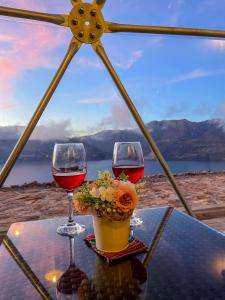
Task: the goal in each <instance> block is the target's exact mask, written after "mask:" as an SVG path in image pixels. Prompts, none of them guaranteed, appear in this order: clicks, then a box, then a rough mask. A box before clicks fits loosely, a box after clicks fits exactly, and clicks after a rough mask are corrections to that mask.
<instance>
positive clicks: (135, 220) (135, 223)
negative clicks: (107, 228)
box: [130, 217, 143, 226]
mask: <svg viewBox="0 0 225 300" xmlns="http://www.w3.org/2000/svg"><path fill="white" fill-rule="evenodd" d="M142 224H143V220H142V219H141V218H137V217H131V219H130V225H131V226H140V225H142Z"/></svg>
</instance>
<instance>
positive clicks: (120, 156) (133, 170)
mask: <svg viewBox="0 0 225 300" xmlns="http://www.w3.org/2000/svg"><path fill="white" fill-rule="evenodd" d="M112 170H113V173H114V176H115V177H116V178H118V177H119V176H120V174H121V173H122V172H124V174H125V175H127V176H128V180H129V181H130V182H132V183H134V184H135V183H137V182H138V181H139V180H140V179H141V178H142V177H143V176H144V157H143V152H142V148H141V143H140V142H116V143H115V145H114V151H113V163H112ZM130 223H131V225H133V226H137V225H141V224H142V223H143V221H142V219H141V218H137V217H135V213H133V215H132V217H131V222H130Z"/></svg>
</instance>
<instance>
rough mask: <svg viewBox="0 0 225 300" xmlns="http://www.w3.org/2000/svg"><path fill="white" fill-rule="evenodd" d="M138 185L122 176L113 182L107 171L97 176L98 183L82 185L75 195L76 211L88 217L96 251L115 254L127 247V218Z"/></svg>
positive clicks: (135, 200)
mask: <svg viewBox="0 0 225 300" xmlns="http://www.w3.org/2000/svg"><path fill="white" fill-rule="evenodd" d="M137 189H138V185H135V184H132V183H131V182H130V181H128V177H127V176H126V175H125V174H121V175H120V177H119V178H118V179H113V177H112V175H111V174H110V172H108V171H103V172H100V173H99V176H98V179H97V180H96V181H95V182H92V183H86V184H84V185H83V186H82V187H81V188H80V189H79V191H78V192H77V193H75V194H74V205H75V209H76V210H77V211H78V212H79V213H91V214H92V215H93V226H94V233H95V239H96V247H97V248H98V249H99V250H102V251H107V252H117V251H121V250H123V249H125V248H126V247H127V246H128V239H129V231H130V230H129V229H130V225H129V224H130V216H131V215H132V212H133V210H134V209H135V207H136V205H137V201H138V195H137Z"/></svg>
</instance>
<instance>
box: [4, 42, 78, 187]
mask: <svg viewBox="0 0 225 300" xmlns="http://www.w3.org/2000/svg"><path fill="white" fill-rule="evenodd" d="M80 46H81V43H80V42H78V41H76V40H75V39H74V38H73V39H72V41H71V43H70V46H69V49H68V51H67V53H66V55H65V57H64V59H63V62H62V63H61V65H60V67H59V69H58V70H57V72H56V74H55V76H54V78H53V80H52V82H51V83H50V85H49V87H48V89H47V91H46V93H45V95H44V97H43V98H42V100H41V102H40V104H39V105H38V107H37V109H36V111H35V112H34V114H33V116H32V118H31V120H30V122H29V123H28V125H27V127H26V129H25V131H24V133H23V134H22V135H21V137H20V139H19V141H18V142H17V144H16V146H15V148H14V149H13V151H12V153H11V154H10V156H9V158H8V160H7V162H6V163H5V165H4V167H3V168H2V170H1V173H0V187H1V186H2V185H3V184H4V182H5V180H6V178H7V177H8V175H9V173H10V171H11V169H12V168H13V166H14V164H15V162H16V160H17V159H18V157H19V155H20V153H21V152H22V150H23V148H24V146H25V145H26V143H27V141H28V139H29V137H30V135H31V134H32V132H33V130H34V128H35V126H36V125H37V123H38V121H39V119H40V117H41V115H42V113H43V112H44V110H45V108H46V106H47V105H48V102H49V101H50V99H51V97H52V95H53V93H54V91H55V90H56V88H57V86H58V84H59V82H60V80H61V78H62V76H63V74H64V73H65V71H66V69H67V67H68V65H69V63H70V62H71V60H72V58H73V56H74V55H75V54H76V52H77V51H78V50H79V48H80Z"/></svg>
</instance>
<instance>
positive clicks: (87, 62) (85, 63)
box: [77, 57, 103, 70]
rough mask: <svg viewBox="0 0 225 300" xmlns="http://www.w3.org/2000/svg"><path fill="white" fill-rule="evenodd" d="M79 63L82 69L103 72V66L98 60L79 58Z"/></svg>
mask: <svg viewBox="0 0 225 300" xmlns="http://www.w3.org/2000/svg"><path fill="white" fill-rule="evenodd" d="M77 62H78V64H79V65H80V66H81V67H84V68H93V69H99V70H102V69H103V66H102V64H101V63H100V61H99V60H98V59H91V58H88V57H79V58H77Z"/></svg>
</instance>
